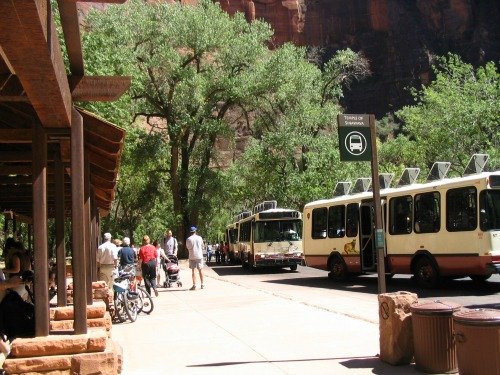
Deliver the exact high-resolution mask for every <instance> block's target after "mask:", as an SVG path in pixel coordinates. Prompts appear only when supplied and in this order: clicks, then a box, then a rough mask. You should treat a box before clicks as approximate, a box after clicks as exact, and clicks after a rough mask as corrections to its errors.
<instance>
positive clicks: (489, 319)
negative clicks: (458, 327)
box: [453, 309, 500, 325]
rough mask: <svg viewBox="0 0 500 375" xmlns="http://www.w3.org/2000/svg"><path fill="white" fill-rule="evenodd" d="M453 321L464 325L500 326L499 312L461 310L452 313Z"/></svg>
mask: <svg viewBox="0 0 500 375" xmlns="http://www.w3.org/2000/svg"><path fill="white" fill-rule="evenodd" d="M453 320H454V321H456V322H459V323H462V324H465V325H500V310H496V309H463V310H461V311H456V312H454V313H453Z"/></svg>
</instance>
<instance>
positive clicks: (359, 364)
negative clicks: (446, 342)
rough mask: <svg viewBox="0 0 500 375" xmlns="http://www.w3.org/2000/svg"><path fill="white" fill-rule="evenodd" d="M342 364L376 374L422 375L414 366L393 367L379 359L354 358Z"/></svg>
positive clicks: (341, 362)
mask: <svg viewBox="0 0 500 375" xmlns="http://www.w3.org/2000/svg"><path fill="white" fill-rule="evenodd" d="M340 364H341V365H342V366H344V367H347V368H348V369H359V368H366V369H369V368H371V369H372V372H373V373H374V374H413V373H415V374H421V373H420V372H418V371H417V370H416V369H415V366H414V365H405V366H392V365H389V364H387V363H384V362H382V361H381V360H379V359H378V358H377V357H364V358H352V359H348V360H347V361H340Z"/></svg>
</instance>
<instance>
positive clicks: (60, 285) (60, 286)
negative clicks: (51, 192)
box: [55, 152, 68, 306]
mask: <svg viewBox="0 0 500 375" xmlns="http://www.w3.org/2000/svg"><path fill="white" fill-rule="evenodd" d="M55 185H56V186H55V192H56V196H55V199H56V201H55V204H56V217H55V226H56V264H57V306H66V304H67V297H66V289H67V286H68V285H67V282H66V247H65V243H64V222H65V214H64V198H65V197H64V166H63V163H62V161H61V155H60V154H59V152H58V153H57V155H56V157H55Z"/></svg>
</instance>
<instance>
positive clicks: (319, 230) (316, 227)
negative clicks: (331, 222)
mask: <svg viewBox="0 0 500 375" xmlns="http://www.w3.org/2000/svg"><path fill="white" fill-rule="evenodd" d="M327 214H328V209H327V208H326V207H321V208H315V209H314V210H313V212H312V233H311V237H312V238H315V239H319V238H326V224H327Z"/></svg>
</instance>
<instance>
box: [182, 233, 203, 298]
mask: <svg viewBox="0 0 500 375" xmlns="http://www.w3.org/2000/svg"><path fill="white" fill-rule="evenodd" d="M196 230H197V229H196V227H195V226H192V227H191V228H189V231H190V232H191V235H190V236H189V237H188V239H187V240H186V247H187V249H188V251H189V268H191V271H192V277H193V286H192V287H191V289H189V290H195V289H196V274H195V271H194V270H195V269H198V273H199V274H200V283H201V289H203V287H204V285H203V238H201V236H198V235H197V234H196Z"/></svg>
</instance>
